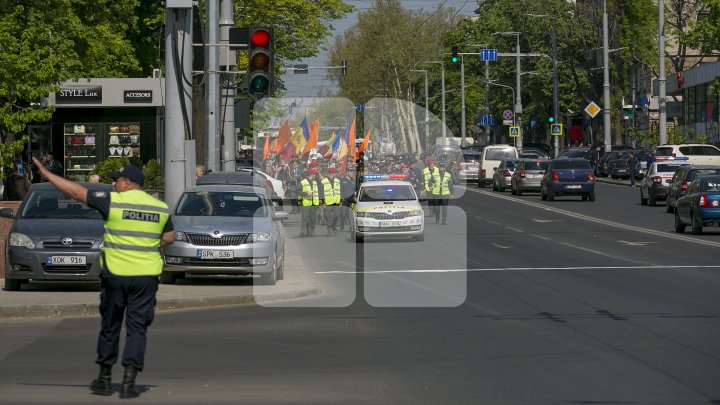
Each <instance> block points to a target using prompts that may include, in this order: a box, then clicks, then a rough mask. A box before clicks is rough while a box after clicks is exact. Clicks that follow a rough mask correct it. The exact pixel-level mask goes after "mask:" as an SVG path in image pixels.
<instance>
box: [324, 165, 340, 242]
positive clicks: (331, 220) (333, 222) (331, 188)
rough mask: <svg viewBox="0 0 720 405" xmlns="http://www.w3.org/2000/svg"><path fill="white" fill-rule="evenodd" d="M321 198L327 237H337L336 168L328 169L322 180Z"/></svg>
mask: <svg viewBox="0 0 720 405" xmlns="http://www.w3.org/2000/svg"><path fill="white" fill-rule="evenodd" d="M322 187H323V197H324V200H323V202H324V204H325V226H326V227H327V236H332V235H337V223H338V215H339V213H338V209H339V208H340V195H341V191H340V179H339V178H337V168H335V167H330V168H328V175H327V177H325V178H324V179H322Z"/></svg>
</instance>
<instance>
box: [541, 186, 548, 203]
mask: <svg viewBox="0 0 720 405" xmlns="http://www.w3.org/2000/svg"><path fill="white" fill-rule="evenodd" d="M540 199H541V200H543V201H545V200H547V193H543V190H542V187H540Z"/></svg>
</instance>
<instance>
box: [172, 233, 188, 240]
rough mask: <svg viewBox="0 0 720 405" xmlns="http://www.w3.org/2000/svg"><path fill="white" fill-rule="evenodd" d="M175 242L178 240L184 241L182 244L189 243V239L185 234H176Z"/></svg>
mask: <svg viewBox="0 0 720 405" xmlns="http://www.w3.org/2000/svg"><path fill="white" fill-rule="evenodd" d="M175 240H176V241H178V240H179V241H182V242H187V241H188V238H187V235H185V232H175Z"/></svg>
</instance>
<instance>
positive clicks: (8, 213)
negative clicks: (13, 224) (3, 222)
mask: <svg viewBox="0 0 720 405" xmlns="http://www.w3.org/2000/svg"><path fill="white" fill-rule="evenodd" d="M0 217H2V218H10V219H12V218H15V213H14V212H13V210H12V208H0Z"/></svg>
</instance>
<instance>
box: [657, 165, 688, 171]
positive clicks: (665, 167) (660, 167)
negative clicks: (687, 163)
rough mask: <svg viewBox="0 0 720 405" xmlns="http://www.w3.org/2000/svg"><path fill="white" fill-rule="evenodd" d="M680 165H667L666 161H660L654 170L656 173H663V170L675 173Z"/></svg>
mask: <svg viewBox="0 0 720 405" xmlns="http://www.w3.org/2000/svg"><path fill="white" fill-rule="evenodd" d="M680 166H682V165H669V164H666V163H661V164H658V165H657V169H656V170H657V172H658V173H665V172H670V173H675V172H676V171H677V169H679V168H680Z"/></svg>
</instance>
